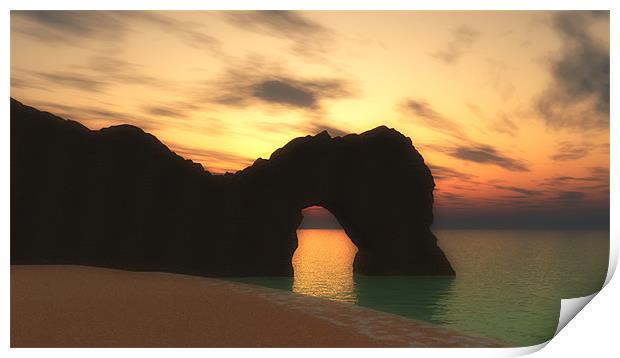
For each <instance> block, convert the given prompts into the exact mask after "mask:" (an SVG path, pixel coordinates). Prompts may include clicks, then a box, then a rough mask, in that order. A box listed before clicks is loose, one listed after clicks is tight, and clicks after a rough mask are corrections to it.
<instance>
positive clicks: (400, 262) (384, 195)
mask: <svg viewBox="0 0 620 358" xmlns="http://www.w3.org/2000/svg"><path fill="white" fill-rule="evenodd" d="M433 188H434V182H433V177H432V175H431V172H430V170H429V169H428V167H427V166H426V165H425V164H424V160H423V158H422V156H421V155H420V154H419V153H418V152H417V151H416V150H415V148H414V147H413V145H412V143H411V140H410V139H409V138H407V137H405V136H403V135H402V134H400V133H399V132H397V131H396V130H394V129H389V128H387V127H385V126H381V127H377V128H375V129H373V130H370V131H367V132H364V133H362V134H359V135H358V134H351V135H347V136H344V137H334V138H332V137H331V136H330V135H329V134H328V133H327V132H322V133H319V134H317V135H315V136H306V137H300V138H296V139H293V140H292V141H290V142H289V143H288V144H287V145H285V146H284V147H282V148H280V149H278V150H276V151H275V152H274V153H273V154H272V155H271V157H270V158H269V159H268V160H265V159H258V160H256V161H255V162H254V164H252V165H251V166H249V167H247V168H246V169H244V170H241V171H239V172H237V173H235V174H225V175H212V174H210V173H209V172H208V171H205V170H203V169H202V167H201V166H200V165H198V164H195V163H192V162H191V161H188V160H185V159H183V158H181V157H180V156H178V155H176V154H175V153H174V152H171V151H170V150H169V149H168V148H167V147H166V146H165V145H163V144H162V143H161V142H159V141H158V140H157V138H155V137H154V136H152V135H150V134H147V133H144V132H143V131H142V130H141V129H139V128H136V127H133V126H128V125H122V126H114V127H110V128H104V129H102V130H98V131H91V130H89V129H87V128H86V127H84V126H82V125H80V124H79V123H77V122H73V121H69V120H65V119H62V118H59V117H56V116H53V115H51V114H49V113H45V112H40V111H37V110H36V109H34V108H32V107H28V106H24V105H22V104H21V103H19V102H17V101H15V100H11V262H12V263H15V264H19V263H21V264H30V263H32V264H41V263H63V264H87V265H98V266H107V267H118V268H125V269H136V270H158V271H171V272H183V273H192V274H200V275H209V276H252V275H254V276H277V275H292V266H291V261H290V258H291V256H292V254H293V251H294V250H295V247H296V242H297V241H296V239H295V237H294V235H295V232H296V229H297V227H298V226H299V223H300V222H301V219H302V217H301V210H302V209H303V208H304V207H307V206H310V205H320V206H323V207H324V208H326V209H328V210H329V211H331V212H332V213H333V214H334V215H335V216H336V217H337V218H338V220H339V222H340V223H341V225H342V226H343V228H344V230H345V231H346V233H347V235H348V236H349V237H350V238H351V240H352V241H353V242H354V244H355V245H356V246H357V247H358V249H359V252H358V255H357V257H356V259H355V262H354V270H355V272H358V273H362V274H368V275H453V274H454V271H453V269H452V267H451V266H450V263H449V262H448V260H447V259H446V257H445V256H444V254H443V252H442V251H441V250H440V248H439V247H438V246H437V242H436V241H437V240H436V238H435V236H434V235H433V234H432V233H431V231H430V225H431V224H432V221H433V211H432V208H433Z"/></svg>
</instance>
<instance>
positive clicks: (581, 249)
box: [242, 230, 609, 346]
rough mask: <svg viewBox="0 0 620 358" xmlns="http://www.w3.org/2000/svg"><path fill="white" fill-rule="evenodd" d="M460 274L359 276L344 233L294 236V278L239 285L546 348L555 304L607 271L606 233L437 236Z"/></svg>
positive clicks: (585, 290) (586, 290)
mask: <svg viewBox="0 0 620 358" xmlns="http://www.w3.org/2000/svg"><path fill="white" fill-rule="evenodd" d="M436 236H437V237H438V240H439V245H440V246H441V248H442V249H443V250H444V252H445V253H446V255H447V256H448V259H449V260H450V262H451V263H452V265H453V267H454V269H455V271H456V273H457V275H456V277H403V276H388V277H385V276H381V277H378V276H374V277H373V276H361V275H354V274H353V272H352V262H353V259H354V257H355V253H356V251H357V248H356V247H355V246H354V245H353V244H352V243H351V241H350V240H349V238H348V237H347V236H346V234H345V233H344V231H342V230H298V237H299V247H298V249H297V251H296V252H295V254H294V255H293V258H292V263H293V267H294V270H295V275H294V277H293V278H269V277H264V278H247V279H242V281H244V282H250V283H255V284H261V285H265V286H269V287H275V288H280V289H287V290H292V291H294V292H299V293H303V294H309V295H313V296H318V297H324V298H328V299H334V300H340V301H346V302H351V303H355V304H359V305H361V306H366V307H370V308H374V309H377V310H381V311H386V312H390V313H395V314H399V315H403V316H407V317H412V318H416V319H420V320H425V321H430V322H433V323H438V324H442V325H447V326H450V327H453V328H456V329H459V330H461V331H465V332H470V333H474V334H479V335H484V336H488V337H493V338H497V339H500V340H502V341H505V342H508V343H509V344H513V345H517V346H525V345H533V344H538V343H541V342H544V341H546V340H548V339H549V338H551V337H552V336H553V333H554V332H555V329H556V327H557V322H558V318H559V310H560V298H568V297H579V296H585V295H589V294H591V293H594V292H596V291H597V290H599V289H600V288H601V285H602V283H603V282H604V279H605V276H606V273H607V261H608V256H609V232H608V231H530V230H523V231H511V230H438V231H436Z"/></svg>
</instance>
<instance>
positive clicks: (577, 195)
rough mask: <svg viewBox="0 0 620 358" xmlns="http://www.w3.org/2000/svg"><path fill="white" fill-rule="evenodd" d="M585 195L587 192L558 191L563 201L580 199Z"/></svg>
mask: <svg viewBox="0 0 620 358" xmlns="http://www.w3.org/2000/svg"><path fill="white" fill-rule="evenodd" d="M584 197H585V193H583V192H581V191H560V192H558V199H560V200H562V201H570V202H572V201H579V200H582V199H583V198H584Z"/></svg>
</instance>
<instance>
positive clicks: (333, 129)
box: [255, 119, 351, 137]
mask: <svg viewBox="0 0 620 358" xmlns="http://www.w3.org/2000/svg"><path fill="white" fill-rule="evenodd" d="M255 126H256V128H258V129H260V130H261V131H264V132H269V133H274V132H275V133H287V134H290V135H291V136H295V135H299V134H301V135H315V134H318V133H321V132H323V131H327V132H328V133H329V135H330V136H332V137H343V136H345V135H347V134H350V133H351V132H350V131H347V130H345V129H342V128H339V127H337V126H334V125H333V124H327V123H324V121H322V120H317V119H313V120H310V121H307V122H302V123H283V122H277V123H273V122H259V123H256V124H255Z"/></svg>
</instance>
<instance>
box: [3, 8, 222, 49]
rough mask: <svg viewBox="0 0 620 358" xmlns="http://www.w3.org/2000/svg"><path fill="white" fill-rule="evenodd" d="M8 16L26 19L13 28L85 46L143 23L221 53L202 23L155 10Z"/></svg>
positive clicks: (117, 38)
mask: <svg viewBox="0 0 620 358" xmlns="http://www.w3.org/2000/svg"><path fill="white" fill-rule="evenodd" d="M11 18H12V20H13V19H17V20H22V21H24V22H25V23H24V24H20V25H19V26H17V27H15V31H17V32H20V33H23V34H25V35H28V36H30V37H33V38H36V39H38V40H40V41H45V42H51V43H58V42H64V43H67V44H70V45H74V46H86V45H88V42H87V41H92V40H93V39H94V40H108V41H113V42H118V41H120V40H122V39H123V37H124V36H125V35H126V34H127V33H128V32H129V31H130V25H133V24H135V23H142V24H145V25H151V26H156V27H158V28H159V29H161V30H162V31H165V32H167V33H169V34H171V35H173V36H177V37H178V38H179V39H180V40H182V41H184V42H185V43H187V44H188V45H190V46H192V47H194V48H205V49H208V50H210V51H212V52H213V53H215V54H217V53H220V43H219V41H218V40H217V39H216V38H215V37H213V36H211V35H209V34H207V33H206V32H205V30H204V27H205V26H204V23H197V22H190V21H179V20H177V19H175V18H174V17H171V16H167V15H164V14H161V13H159V12H156V11H100V10H97V11H87V10H34V11H33V10H27V11H24V10H20V11H12V12H11ZM12 22H13V21H12Z"/></svg>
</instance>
